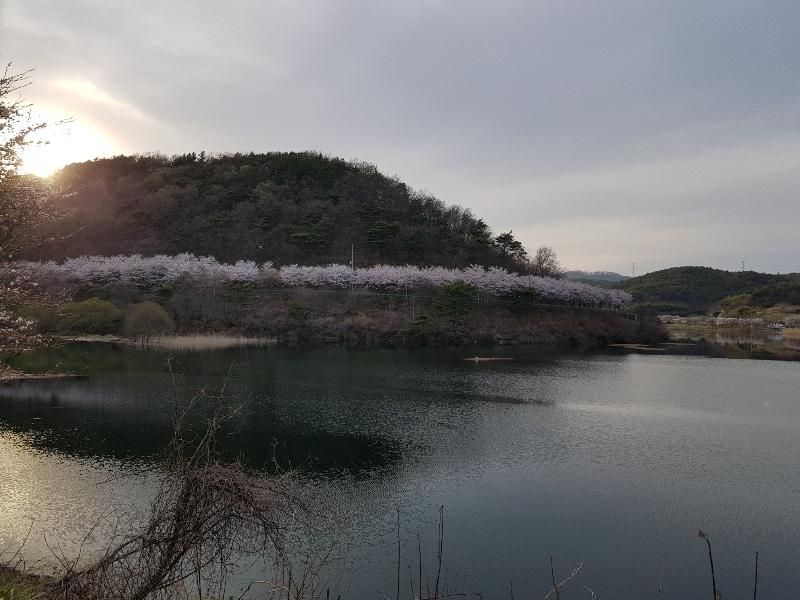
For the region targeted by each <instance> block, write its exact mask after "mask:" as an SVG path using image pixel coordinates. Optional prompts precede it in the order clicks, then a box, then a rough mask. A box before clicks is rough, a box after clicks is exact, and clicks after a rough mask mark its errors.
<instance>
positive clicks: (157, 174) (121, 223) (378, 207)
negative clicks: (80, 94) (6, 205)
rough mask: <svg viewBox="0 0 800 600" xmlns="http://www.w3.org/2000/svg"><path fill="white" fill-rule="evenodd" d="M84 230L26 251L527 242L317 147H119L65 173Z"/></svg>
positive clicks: (518, 251) (361, 262) (399, 249)
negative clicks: (171, 151) (126, 150)
mask: <svg viewBox="0 0 800 600" xmlns="http://www.w3.org/2000/svg"><path fill="white" fill-rule="evenodd" d="M56 181H57V183H58V184H59V185H60V186H62V187H63V188H64V189H65V191H66V192H67V193H69V194H71V196H70V197H69V198H68V208H69V209H70V210H71V211H72V213H73V214H72V216H71V219H72V223H71V229H72V230H73V231H79V232H80V233H79V234H78V235H72V236H70V237H69V238H68V239H65V240H60V241H56V242H54V243H53V244H50V245H48V246H47V248H46V249H42V250H38V251H37V253H36V254H34V255H30V256H29V257H28V258H35V259H54V260H62V259H65V258H69V257H76V256H81V255H106V256H109V255H116V254H128V255H129V254H135V253H139V254H143V255H154V254H166V255H175V254H180V253H184V252H188V253H192V254H195V255H203V256H213V257H215V258H217V259H218V260H220V261H224V262H235V261H238V260H252V261H256V262H259V263H261V262H264V261H267V260H269V261H272V262H274V263H275V264H279V265H280V264H292V263H301V264H328V263H348V262H349V260H350V256H351V246H352V247H353V248H354V253H355V262H356V265H357V266H365V265H371V264H379V263H384V264H414V265H421V266H427V265H440V266H445V267H465V266H468V265H471V264H478V265H487V266H488V265H498V266H503V267H507V268H510V269H512V270H521V268H522V260H523V259H524V257H525V252H524V249H523V248H522V245H521V244H520V243H519V242H518V241H517V240H515V239H514V237H513V235H512V234H511V232H508V233H505V234H501V235H498V236H495V235H493V233H492V232H491V230H490V229H489V227H488V226H487V224H486V223H485V222H484V221H483V220H482V219H480V218H478V217H476V216H474V215H473V214H472V213H471V212H470V211H469V210H467V209H463V208H460V207H458V206H447V205H445V204H444V203H443V202H442V201H440V200H438V199H437V198H435V197H433V196H431V195H428V194H425V193H421V192H417V191H414V190H412V189H411V188H409V186H407V185H406V184H404V183H402V182H401V181H399V180H398V179H396V178H393V177H387V176H385V175H383V174H381V173H380V172H378V170H377V169H376V168H375V167H374V166H372V165H369V164H365V163H355V162H348V161H345V160H342V159H339V158H331V157H328V156H324V155H322V154H319V153H314V152H272V153H268V154H253V153H250V154H239V153H237V154H226V155H214V156H205V154H204V153H201V154H194V153H192V154H184V155H181V156H173V157H166V156H161V155H138V156H117V157H114V158H107V159H98V160H93V161H89V162H84V163H76V164H72V165H69V166H67V167H65V168H64V169H63V170H62V171H60V172H59V173H58V174H57V176H56Z"/></svg>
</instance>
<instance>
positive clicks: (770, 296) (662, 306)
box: [615, 267, 800, 314]
mask: <svg viewBox="0 0 800 600" xmlns="http://www.w3.org/2000/svg"><path fill="white" fill-rule="evenodd" d="M615 287H618V288H621V289H623V290H625V291H627V292H630V293H631V294H633V299H634V302H635V303H637V304H639V305H651V306H652V308H653V309H654V310H655V311H656V312H664V313H673V314H677V313H680V314H684V313H690V312H706V311H708V310H710V309H711V308H713V307H714V305H715V304H716V303H718V302H720V301H721V300H722V299H723V298H726V297H729V296H736V295H740V294H747V295H748V296H749V297H750V298H749V301H751V302H753V303H754V304H756V305H758V306H772V305H775V304H781V303H785V304H800V274H797V273H794V274H788V275H771V274H769V273H757V272H755V271H722V270H720V269H712V268H710V267H673V268H671V269H664V270H662V271H654V272H652V273H648V274H646V275H642V276H640V277H633V278H631V279H628V280H626V281H624V282H622V283H619V284H617V285H616V286H615Z"/></svg>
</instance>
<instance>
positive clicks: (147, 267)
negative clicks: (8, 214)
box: [20, 254, 631, 310]
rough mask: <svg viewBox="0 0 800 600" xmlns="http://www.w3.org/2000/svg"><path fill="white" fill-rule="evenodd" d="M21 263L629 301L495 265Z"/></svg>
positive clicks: (47, 270)
mask: <svg viewBox="0 0 800 600" xmlns="http://www.w3.org/2000/svg"><path fill="white" fill-rule="evenodd" d="M20 266H21V267H22V268H23V269H24V270H26V271H27V272H28V273H30V274H31V275H33V276H36V277H50V278H57V279H75V280H80V281H92V282H97V283H105V282H111V281H120V282H124V283H130V284H134V285H137V286H156V285H163V284H169V283H172V282H175V281H177V280H178V279H180V278H183V277H192V278H195V279H200V280H205V281H208V282H209V283H210V282H214V281H231V282H245V283H252V284H259V285H264V286H269V285H272V286H287V287H320V288H339V289H347V288H361V289H372V290H385V291H392V292H403V291H409V290H411V291H414V290H424V289H430V288H437V287H440V286H443V285H446V284H450V283H454V282H458V281H460V282H464V283H468V284H470V285H472V286H473V287H474V288H475V289H477V290H478V291H480V292H482V293H485V294H490V295H494V296H509V295H511V294H514V293H517V292H522V291H532V292H535V293H536V295H537V296H538V297H540V298H541V299H542V300H543V301H549V302H559V303H568V304H572V305H581V306H589V307H595V308H606V309H616V310H619V309H621V308H623V307H624V306H625V305H626V304H627V303H629V302H630V301H631V295H630V294H628V293H627V292H624V291H622V290H615V289H605V288H599V287H595V286H591V285H587V284H584V283H578V282H573V281H569V280H567V279H555V278H550V277H536V276H532V275H519V274H517V273H512V272H509V271H506V270H505V269H502V268H499V267H490V268H488V269H487V268H484V267H480V266H472V267H469V268H466V269H447V268H444V267H416V266H412V265H405V266H391V265H376V266H372V267H365V268H361V269H355V270H354V269H352V268H350V267H349V266H347V265H341V264H332V265H327V266H301V265H286V266H282V267H275V266H274V265H273V264H272V263H271V262H267V263H264V264H261V265H259V264H256V263H254V262H250V261H239V262H237V263H235V264H225V263H220V262H218V261H217V260H216V259H214V258H213V257H201V256H194V255H192V254H179V255H177V256H165V255H158V256H149V257H145V256H140V255H132V256H82V257H80V258H73V259H69V260H67V261H65V262H63V263H55V262H44V263H35V262H29V263H24V264H22V265H20Z"/></svg>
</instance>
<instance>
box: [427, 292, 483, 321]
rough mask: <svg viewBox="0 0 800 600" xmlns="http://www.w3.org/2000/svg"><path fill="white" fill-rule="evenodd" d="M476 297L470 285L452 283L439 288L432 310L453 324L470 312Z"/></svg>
mask: <svg viewBox="0 0 800 600" xmlns="http://www.w3.org/2000/svg"><path fill="white" fill-rule="evenodd" d="M476 295H477V294H476V290H475V288H474V287H473V286H471V285H470V284H468V283H464V282H463V281H454V282H453V283H448V284H445V285H443V286H442V287H441V289H440V291H439V296H438V298H437V299H436V302H435V304H434V305H433V308H434V310H436V312H438V313H439V314H441V315H445V316H447V317H449V318H450V320H451V321H452V322H453V323H454V324H455V323H458V322H459V321H461V319H463V318H464V317H465V316H466V315H467V313H469V312H470V311H471V310H472V307H473V305H474V303H475V298H476Z"/></svg>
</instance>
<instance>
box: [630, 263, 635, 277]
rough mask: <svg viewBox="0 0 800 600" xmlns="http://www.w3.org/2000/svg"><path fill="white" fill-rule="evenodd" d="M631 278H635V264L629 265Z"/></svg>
mask: <svg viewBox="0 0 800 600" xmlns="http://www.w3.org/2000/svg"><path fill="white" fill-rule="evenodd" d="M631 277H636V263H631Z"/></svg>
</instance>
